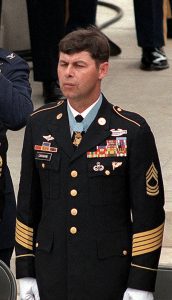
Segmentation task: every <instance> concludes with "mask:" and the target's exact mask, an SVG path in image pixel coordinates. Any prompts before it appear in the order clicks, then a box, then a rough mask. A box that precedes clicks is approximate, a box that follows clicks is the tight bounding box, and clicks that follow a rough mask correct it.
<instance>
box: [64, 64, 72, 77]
mask: <svg viewBox="0 0 172 300" xmlns="http://www.w3.org/2000/svg"><path fill="white" fill-rule="evenodd" d="M65 73H66V76H73V74H74V70H73V67H72V66H71V65H68V66H67V68H66V72H65Z"/></svg>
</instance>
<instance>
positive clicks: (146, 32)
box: [134, 0, 164, 47]
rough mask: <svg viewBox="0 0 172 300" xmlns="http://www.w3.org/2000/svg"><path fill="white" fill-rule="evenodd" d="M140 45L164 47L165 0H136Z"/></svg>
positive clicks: (135, 8) (135, 9) (135, 10)
mask: <svg viewBox="0 0 172 300" xmlns="http://www.w3.org/2000/svg"><path fill="white" fill-rule="evenodd" d="M134 12H135V22H136V33H137V41H138V46H140V47H162V46H164V34H163V0H134Z"/></svg>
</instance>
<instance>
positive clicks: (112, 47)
mask: <svg viewBox="0 0 172 300" xmlns="http://www.w3.org/2000/svg"><path fill="white" fill-rule="evenodd" d="M106 38H107V40H108V42H109V47H110V56H116V55H119V54H121V52H122V51H121V48H120V47H119V46H118V45H117V44H115V43H114V42H112V41H111V40H110V39H109V38H108V37H106Z"/></svg>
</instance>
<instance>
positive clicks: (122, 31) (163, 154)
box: [8, 0, 172, 272]
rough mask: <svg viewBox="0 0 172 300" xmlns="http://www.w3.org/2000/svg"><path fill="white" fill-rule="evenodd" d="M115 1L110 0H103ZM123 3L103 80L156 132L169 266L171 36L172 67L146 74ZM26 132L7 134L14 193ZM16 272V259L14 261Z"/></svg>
mask: <svg viewBox="0 0 172 300" xmlns="http://www.w3.org/2000/svg"><path fill="white" fill-rule="evenodd" d="M107 1H108V2H111V3H113V0H107ZM115 4H116V5H119V6H120V7H122V9H123V11H124V16H123V18H122V19H121V20H120V21H118V22H117V23H116V24H113V25H111V26H110V27H108V28H107V29H105V30H104V32H105V33H106V34H107V35H108V37H110V38H111V39H112V40H113V41H114V42H116V43H117V44H118V45H119V46H120V47H121V48H122V54H121V55H120V56H117V57H114V58H111V59H110V65H111V67H110V70H109V75H108V76H107V78H106V79H105V80H104V82H103V88H102V90H103V92H104V94H105V96H106V97H107V99H108V100H109V101H111V102H112V103H114V104H116V105H119V106H120V107H122V108H124V109H126V110H131V111H135V112H138V113H139V114H141V115H142V116H144V117H145V118H146V120H147V122H148V123H149V124H150V126H151V128H152V131H153V132H154V135H155V139H156V142H157V147H158V151H159V156H160V160H161V166H162V173H163V178H164V187H165V196H166V204H165V209H166V225H165V235H164V241H163V250H162V255H161V259H160V264H161V265H170V266H172V130H171V127H172V82H171V81H172V80H171V79H172V39H171V40H167V43H166V46H165V51H166V54H167V56H168V59H169V63H170V68H169V69H167V70H164V71H158V72H156V71H153V72H146V71H141V70H140V69H139V62H140V57H141V51H140V49H139V48H138V47H137V42H136V35H135V24H134V15H133V7H132V1H131V0H116V1H115ZM111 17H112V12H111V11H110V10H109V9H105V8H102V7H98V12H97V23H98V24H101V23H102V22H104V21H106V20H108V19H109V18H111ZM30 81H31V85H32V88H33V95H32V98H33V102H34V105H35V108H37V107H39V106H41V105H43V98H42V85H41V83H36V82H34V81H33V79H32V72H31V76H30ZM23 132H24V130H20V131H18V132H10V131H9V132H8V137H9V154H8V162H9V166H10V169H11V173H12V177H13V181H14V186H15V191H16V193H17V190H18V182H19V174H20V153H21V147H22V140H23ZM12 269H13V271H14V272H15V270H14V257H13V259H12Z"/></svg>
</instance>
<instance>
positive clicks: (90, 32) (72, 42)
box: [59, 26, 110, 64]
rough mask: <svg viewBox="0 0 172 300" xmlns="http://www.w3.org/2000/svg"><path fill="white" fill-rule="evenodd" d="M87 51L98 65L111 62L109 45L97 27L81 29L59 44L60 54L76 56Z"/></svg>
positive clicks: (69, 34) (71, 33) (67, 36)
mask: <svg viewBox="0 0 172 300" xmlns="http://www.w3.org/2000/svg"><path fill="white" fill-rule="evenodd" d="M81 51H87V52H89V53H90V55H91V57H92V58H93V59H94V60H95V61H96V63H97V64H99V63H102V62H105V61H108V60H109V52H110V50H109V43H108V40H107V38H106V37H105V35H104V34H103V33H102V32H101V31H100V30H99V29H98V28H96V27H95V26H90V27H87V28H85V29H84V28H79V29H77V30H75V31H72V32H70V33H68V34H67V35H66V36H65V37H64V38H63V39H62V40H61V41H60V43H59V52H63V53H66V54H74V53H78V52H81Z"/></svg>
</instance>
